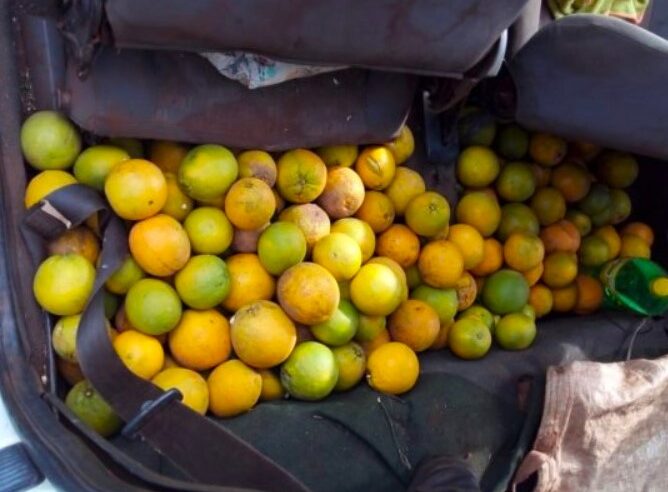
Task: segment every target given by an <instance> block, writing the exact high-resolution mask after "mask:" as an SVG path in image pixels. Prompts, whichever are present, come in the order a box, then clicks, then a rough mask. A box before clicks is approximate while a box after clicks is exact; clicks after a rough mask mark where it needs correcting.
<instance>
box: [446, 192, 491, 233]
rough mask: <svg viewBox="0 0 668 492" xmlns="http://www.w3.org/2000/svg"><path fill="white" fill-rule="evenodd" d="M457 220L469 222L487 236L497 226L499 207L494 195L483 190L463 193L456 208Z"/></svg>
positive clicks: (464, 222)
mask: <svg viewBox="0 0 668 492" xmlns="http://www.w3.org/2000/svg"><path fill="white" fill-rule="evenodd" d="M456 216H457V222H461V223H463V224H469V225H471V226H473V227H475V228H476V229H478V232H480V234H482V235H483V236H484V237H489V236H491V235H492V234H494V232H495V231H496V229H497V228H498V227H499V222H500V221H501V207H500V206H499V202H498V201H497V200H496V198H495V197H494V196H491V195H490V194H489V193H486V192H484V191H474V192H471V193H468V194H466V195H464V196H463V197H462V198H461V200H459V203H458V204H457V208H456Z"/></svg>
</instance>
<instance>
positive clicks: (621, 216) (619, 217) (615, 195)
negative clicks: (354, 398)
mask: <svg viewBox="0 0 668 492" xmlns="http://www.w3.org/2000/svg"><path fill="white" fill-rule="evenodd" d="M610 202H611V203H610V210H609V211H608V214H609V218H608V221H609V222H610V223H611V224H620V223H622V222H624V221H625V220H626V219H628V218H629V215H631V208H632V205H631V197H629V195H628V193H626V191H624V190H610ZM593 220H594V219H592V221H593ZM599 225H600V224H599Z"/></svg>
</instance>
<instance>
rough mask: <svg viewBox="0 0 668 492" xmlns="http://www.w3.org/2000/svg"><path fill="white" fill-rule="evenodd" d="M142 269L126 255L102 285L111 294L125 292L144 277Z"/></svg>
mask: <svg viewBox="0 0 668 492" xmlns="http://www.w3.org/2000/svg"><path fill="white" fill-rule="evenodd" d="M144 276H145V274H144V271H143V270H142V269H141V268H139V265H137V262H136V261H135V260H134V259H133V258H132V256H128V257H126V258H125V260H124V261H123V264H122V265H121V266H120V267H119V268H118V269H117V270H116V271H115V272H114V273H112V274H111V276H110V277H109V278H108V279H107V281H106V282H105V284H104V286H105V287H106V289H107V290H108V291H109V292H111V293H112V294H127V292H128V290H130V287H132V286H133V285H134V284H136V283H137V282H139V281H140V280H141V279H142V278H144Z"/></svg>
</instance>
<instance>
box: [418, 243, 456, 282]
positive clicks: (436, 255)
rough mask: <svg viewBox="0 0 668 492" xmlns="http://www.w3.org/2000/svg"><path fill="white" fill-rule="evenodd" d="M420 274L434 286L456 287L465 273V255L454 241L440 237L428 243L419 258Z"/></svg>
mask: <svg viewBox="0 0 668 492" xmlns="http://www.w3.org/2000/svg"><path fill="white" fill-rule="evenodd" d="M418 268H419V269H420V276H421V277H422V280H424V282H425V283H426V284H428V285H430V286H432V287H437V288H442V289H443V288H448V287H455V286H456V285H457V282H458V281H459V279H460V278H461V276H462V273H464V256H463V255H462V253H461V251H460V250H459V248H458V247H457V246H456V245H455V244H454V243H452V242H450V241H446V240H443V239H438V240H436V241H432V242H430V243H427V245H425V246H424V248H422V251H421V252H420V258H419V259H418Z"/></svg>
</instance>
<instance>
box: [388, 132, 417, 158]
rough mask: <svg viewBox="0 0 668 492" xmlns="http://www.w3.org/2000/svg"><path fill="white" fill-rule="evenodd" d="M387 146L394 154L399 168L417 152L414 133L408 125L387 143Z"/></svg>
mask: <svg viewBox="0 0 668 492" xmlns="http://www.w3.org/2000/svg"><path fill="white" fill-rule="evenodd" d="M385 146H386V147H387V148H388V149H390V151H391V152H392V155H393V156H394V160H395V162H396V163H397V166H398V165H399V164H403V163H404V162H406V161H407V160H408V159H409V158H410V156H411V155H413V151H414V150H415V139H414V138H413V132H412V131H411V129H410V128H408V125H403V126H402V127H401V130H399V135H397V137H396V138H394V139H392V140H390V141H389V142H387V143H386V144H385Z"/></svg>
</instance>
